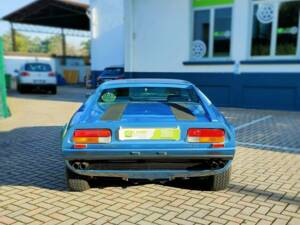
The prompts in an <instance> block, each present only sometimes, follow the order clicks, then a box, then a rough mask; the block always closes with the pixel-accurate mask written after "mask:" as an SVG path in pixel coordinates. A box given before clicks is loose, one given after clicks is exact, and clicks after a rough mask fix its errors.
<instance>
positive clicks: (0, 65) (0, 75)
mask: <svg viewBox="0 0 300 225" xmlns="http://www.w3.org/2000/svg"><path fill="white" fill-rule="evenodd" d="M8 116H9V110H8V106H7V101H6V83H5V74H4V51H3V42H2V39H1V38H0V117H4V118H5V117H8Z"/></svg>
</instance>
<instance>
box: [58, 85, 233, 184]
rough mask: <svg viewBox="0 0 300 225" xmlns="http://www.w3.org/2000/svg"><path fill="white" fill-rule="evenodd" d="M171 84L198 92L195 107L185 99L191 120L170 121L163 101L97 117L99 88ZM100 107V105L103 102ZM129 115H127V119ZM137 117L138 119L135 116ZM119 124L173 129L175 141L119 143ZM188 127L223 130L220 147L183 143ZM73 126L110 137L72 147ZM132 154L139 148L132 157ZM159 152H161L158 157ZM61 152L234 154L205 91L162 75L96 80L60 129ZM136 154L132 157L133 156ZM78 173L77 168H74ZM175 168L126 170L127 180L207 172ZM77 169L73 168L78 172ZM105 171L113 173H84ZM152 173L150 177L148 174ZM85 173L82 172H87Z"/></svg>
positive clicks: (77, 156)
mask: <svg viewBox="0 0 300 225" xmlns="http://www.w3.org/2000/svg"><path fill="white" fill-rule="evenodd" d="M145 85H147V87H171V88H189V89H190V88H193V89H194V91H195V93H196V94H197V95H198V97H199V99H200V102H201V104H199V106H198V107H196V106H195V105H192V104H194V103H186V107H187V108H188V109H190V110H191V111H192V112H193V114H194V116H195V117H196V120H176V118H175V116H174V115H173V113H172V111H171V109H170V107H169V106H168V105H166V104H163V103H156V102H144V103H136V104H135V103H129V104H128V105H127V108H126V109H125V111H124V113H123V116H122V118H121V119H120V120H118V121H103V120H101V119H100V118H101V116H102V115H103V114H104V113H105V111H106V110H107V108H108V107H107V106H103V104H99V103H98V99H99V97H100V96H101V93H102V92H103V91H104V90H105V89H111V88H122V87H143V86H145ZM104 105H105V104H104ZM131 116H132V119H129V118H128V117H131ZM138 118H140V120H139V119H138ZM120 127H122V128H179V129H180V131H181V132H180V140H178V141H170V140H153V141H150V140H135V141H132V140H127V141H121V140H119V137H118V132H119V129H120ZM189 128H208V129H223V130H225V133H226V138H225V142H224V148H219V149H213V148H212V145H211V144H209V143H189V142H187V133H188V129H189ZM77 129H110V130H111V133H112V140H111V143H109V144H89V145H87V148H85V149H74V147H73V146H74V143H73V133H74V131H75V130H77ZM132 152H139V155H138V156H133V155H132ZM161 152H164V155H163V156H162V155H161V154H159V153H161ZM62 154H63V156H64V159H65V160H66V161H67V162H68V161H69V160H100V159H102V160H108V161H109V160H112V159H116V158H118V159H120V158H121V159H124V160H126V159H127V160H128V159H139V160H143V159H147V158H151V159H152V158H154V159H161V158H162V157H166V159H174V158H176V159H186V158H188V159H199V160H200V159H205V160H207V159H212V158H213V159H227V160H231V159H233V157H234V154H235V133H234V129H233V127H232V126H231V125H229V124H228V122H227V121H226V120H225V118H224V117H223V115H222V114H221V113H220V112H219V111H218V110H217V109H216V108H215V107H214V105H212V103H211V102H210V101H209V100H208V99H207V98H206V97H205V95H204V94H203V93H202V92H201V91H200V90H198V89H197V88H196V87H195V86H194V85H193V84H192V83H190V82H187V81H183V80H175V79H172V80H168V79H137V80H135V79H134V80H132V79H129V80H116V81H108V82H106V83H104V84H102V85H101V86H100V87H99V88H98V89H97V90H96V91H95V93H94V94H93V95H92V96H90V98H89V99H88V100H87V101H86V102H85V103H84V106H83V107H81V108H80V110H78V111H77V112H76V113H75V114H74V115H73V117H72V120H71V121H70V122H69V125H68V126H66V127H65V130H64V132H63V140H62ZM136 157H138V158H136ZM74 172H78V171H74ZM196 172H197V173H195V171H181V172H180V171H177V172H175V173H174V174H172V173H173V172H172V173H170V172H169V171H167V172H166V171H160V172H159V171H151V170H148V171H147V172H145V173H141V174H139V175H137V171H132V172H130V171H126V170H124V171H123V172H121V173H123V174H126V176H127V177H129V178H144V179H155V178H156V177H157V178H160V179H169V178H170V177H172V176H179V177H180V176H181V175H180V174H181V173H182V174H183V175H184V177H191V176H194V175H197V174H198V175H199V176H201V174H207V171H206V172H205V171H202V172H201V171H196ZM78 173H79V172H78ZM91 173H93V174H98V175H103V173H104V174H106V175H108V176H114V174H115V175H116V173H114V174H113V173H112V171H105V170H104V171H89V174H90V175H91ZM153 173H156V174H158V175H156V177H153V175H151V174H153ZM217 173H218V171H215V170H213V169H211V170H209V174H210V175H213V174H217ZM89 174H87V175H89Z"/></svg>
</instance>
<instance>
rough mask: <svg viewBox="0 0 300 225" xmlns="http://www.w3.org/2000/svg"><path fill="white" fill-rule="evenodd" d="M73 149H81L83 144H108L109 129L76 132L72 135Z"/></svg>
mask: <svg viewBox="0 0 300 225" xmlns="http://www.w3.org/2000/svg"><path fill="white" fill-rule="evenodd" d="M73 141H74V143H75V145H74V148H83V145H84V144H85V145H86V144H108V143H110V142H111V131H110V130H109V129H93V130H76V131H75V132H74V134H73Z"/></svg>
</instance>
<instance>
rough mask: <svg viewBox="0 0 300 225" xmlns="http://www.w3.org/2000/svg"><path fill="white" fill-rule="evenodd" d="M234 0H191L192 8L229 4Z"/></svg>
mask: <svg viewBox="0 0 300 225" xmlns="http://www.w3.org/2000/svg"><path fill="white" fill-rule="evenodd" d="M233 3H234V0H193V7H194V8H203V7H210V6H217V5H230V4H233Z"/></svg>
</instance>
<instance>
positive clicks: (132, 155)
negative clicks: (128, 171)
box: [62, 148, 235, 161]
mask: <svg viewBox="0 0 300 225" xmlns="http://www.w3.org/2000/svg"><path fill="white" fill-rule="evenodd" d="M62 154H63V157H64V159H65V160H67V161H70V160H119V159H121V160H127V159H148V158H151V159H162V158H166V159H170V158H171V159H212V158H218V159H224V160H232V159H233V157H234V154H235V148H225V149H211V148H207V149H199V148H190V149H186V148H182V149H176V150H169V149H119V150H115V149H97V150H95V149H84V150H81V149H64V150H63V152H62Z"/></svg>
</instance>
